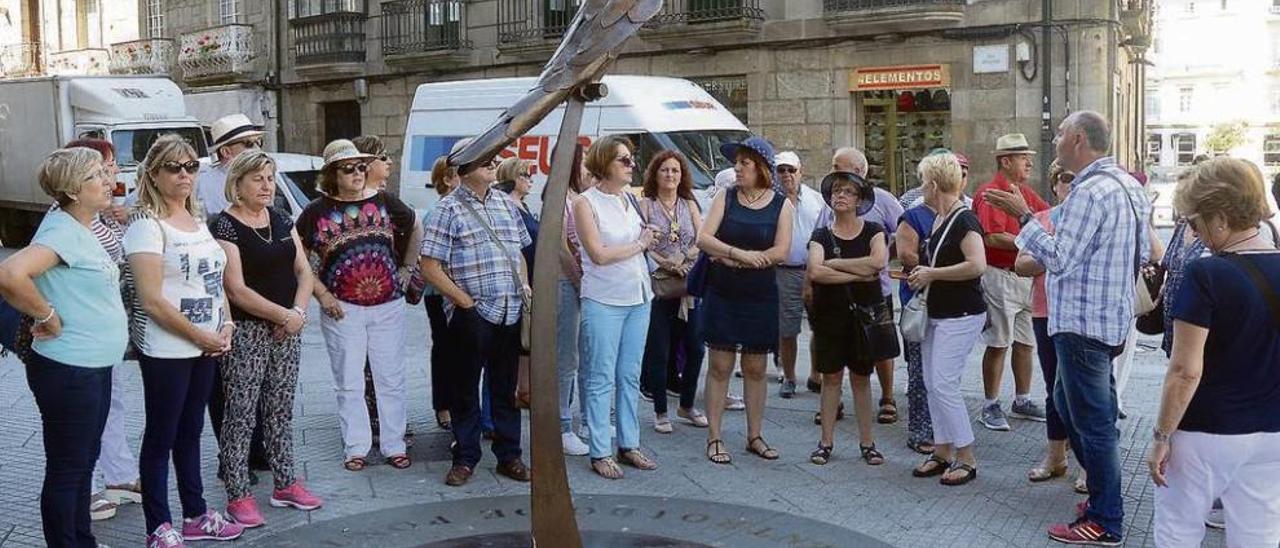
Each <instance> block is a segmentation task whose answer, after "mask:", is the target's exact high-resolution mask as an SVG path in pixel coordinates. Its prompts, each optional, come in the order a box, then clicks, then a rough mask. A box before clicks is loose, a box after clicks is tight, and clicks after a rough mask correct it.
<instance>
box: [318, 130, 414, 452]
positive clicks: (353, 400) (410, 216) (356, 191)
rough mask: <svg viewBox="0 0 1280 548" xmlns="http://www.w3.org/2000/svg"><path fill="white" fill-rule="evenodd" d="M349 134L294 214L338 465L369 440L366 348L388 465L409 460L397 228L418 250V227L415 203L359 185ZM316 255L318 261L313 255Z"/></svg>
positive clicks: (364, 164)
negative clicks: (334, 413) (321, 349)
mask: <svg viewBox="0 0 1280 548" xmlns="http://www.w3.org/2000/svg"><path fill="white" fill-rule="evenodd" d="M372 159H374V156H372V155H369V154H364V153H361V152H360V151H359V150H357V149H356V147H355V145H354V144H352V143H351V141H347V140H345V139H339V140H337V141H334V142H332V143H329V146H326V147H325V149H324V160H325V161H324V167H323V168H322V169H321V171H320V176H319V178H318V183H317V184H318V185H319V187H320V191H321V192H323V193H324V194H325V195H324V196H322V197H320V198H318V199H316V200H315V201H313V202H311V204H310V205H308V206H307V207H306V209H304V210H303V211H302V215H301V216H299V217H298V222H297V229H298V235H299V236H300V237H301V238H302V245H303V247H305V248H306V250H307V252H308V253H310V254H314V255H315V256H316V257H317V258H318V265H317V266H316V278H317V280H316V282H317V283H316V284H315V295H316V298H317V299H318V300H319V301H320V307H321V310H323V311H324V315H323V317H322V318H321V324H320V325H321V329H322V331H323V332H324V338H325V344H326V346H327V347H328V351H329V362H330V367H331V368H332V369H333V382H334V386H335V391H336V392H337V394H338V414H339V417H340V421H339V423H340V425H341V427H342V440H343V445H344V451H345V455H344V459H345V461H344V466H345V467H346V468H347V470H350V471H353V472H355V471H359V470H363V469H364V467H365V466H366V465H367V460H366V458H367V455H368V453H369V449H370V447H371V446H372V444H373V434H372V432H371V431H370V428H369V411H368V409H366V408H365V405H364V397H363V396H364V362H365V356H366V355H368V358H369V362H370V366H371V367H372V369H373V379H374V384H375V385H376V386H377V400H378V415H379V427H380V430H381V436H379V449H380V450H381V453H382V454H383V455H384V456H386V457H387V462H388V463H389V464H391V465H392V466H394V467H396V468H399V469H404V468H408V467H409V466H410V465H412V461H410V460H409V455H408V454H407V453H406V452H405V442H404V431H405V423H406V412H405V396H404V392H405V388H404V384H405V368H404V359H403V347H404V342H405V339H404V305H403V304H402V303H401V302H400V300H401V298H402V297H403V296H404V292H403V289H402V286H401V282H400V280H401V279H402V278H401V276H402V275H403V273H407V272H408V270H407V267H405V266H403V265H404V264H405V263H406V262H407V261H406V260H405V257H402V256H399V254H397V253H396V249H395V244H394V238H395V234H396V233H397V232H399V233H404V232H412V234H413V235H414V236H411V238H410V242H409V244H410V245H409V246H407V248H408V249H417V248H418V244H417V242H415V241H413V240H414V239H421V229H420V227H418V225H417V222H418V221H417V218H416V215H415V214H414V211H413V209H411V208H410V207H409V206H407V205H405V204H404V202H401V201H400V200H399V199H397V198H396V197H394V196H391V195H389V194H387V193H386V192H383V191H378V190H373V189H366V188H365V173H366V172H367V170H368V162H369V161H370V160H372ZM313 264H314V263H313Z"/></svg>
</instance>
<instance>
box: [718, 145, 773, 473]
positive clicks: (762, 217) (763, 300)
mask: <svg viewBox="0 0 1280 548" xmlns="http://www.w3.org/2000/svg"><path fill="white" fill-rule="evenodd" d="M720 151H721V153H723V154H724V155H725V157H727V158H733V159H734V172H735V174H736V176H737V184H736V185H735V186H734V187H732V188H730V189H729V190H727V191H725V192H721V193H720V194H718V195H717V196H716V198H715V200H714V201H713V202H712V204H711V210H710V212H708V213H707V219H706V222H705V223H703V225H702V230H701V231H699V234H698V247H699V248H700V249H701V250H702V252H703V253H706V254H707V255H708V256H709V257H710V260H711V263H710V266H709V267H708V269H707V278H706V291H705V292H704V294H703V304H702V306H701V307H700V308H701V309H702V314H703V317H702V319H703V325H704V326H706V327H705V333H704V335H705V337H706V341H707V347H708V348H709V349H710V350H711V360H710V364H711V365H710V370H709V371H708V373H707V386H706V390H705V391H706V398H707V417H708V419H710V421H709V422H710V423H711V424H710V429H709V431H708V433H707V458H708V459H710V460H711V462H714V463H716V464H729V462H730V460H731V459H730V456H729V453H728V452H726V451H725V447H724V442H722V441H721V437H720V417H721V416H722V415H723V414H724V400H725V395H726V394H727V391H728V388H729V376H730V375H731V374H732V373H733V365H734V357H735V356H737V355H741V356H742V376H743V385H744V392H745V395H746V404H747V450H748V451H750V452H752V453H755V454H756V455H759V456H760V457H761V458H764V459H768V460H774V459H777V458H778V452H777V451H776V450H774V449H773V448H772V447H769V444H768V443H765V441H764V438H763V437H762V436H761V432H760V430H761V425H762V422H763V420H764V402H765V395H766V390H767V387H766V385H765V384H766V383H765V357H766V356H767V355H768V354H769V353H770V352H773V351H774V350H775V348H776V347H777V345H778V286H777V281H776V279H775V278H774V265H776V264H778V263H779V262H782V260H783V259H785V258H786V256H787V251H788V249H789V248H790V247H791V219H792V216H793V215H794V214H795V210H794V208H793V207H792V206H791V204H790V203H789V202H787V199H786V196H785V195H783V193H781V192H776V191H774V190H773V188H772V187H773V181H774V164H773V156H774V154H773V146H772V145H770V144H769V142H768V141H766V140H764V139H763V138H760V137H751V138H749V139H747V140H745V141H743V142H741V143H728V144H725V145H724V146H722V147H721V148H720Z"/></svg>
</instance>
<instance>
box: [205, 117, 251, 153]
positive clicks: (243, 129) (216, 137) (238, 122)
mask: <svg viewBox="0 0 1280 548" xmlns="http://www.w3.org/2000/svg"><path fill="white" fill-rule="evenodd" d="M209 133H210V136H211V137H213V145H212V146H211V147H209V148H211V149H213V150H215V151H216V150H218V149H219V148H222V147H224V146H227V145H228V144H231V142H232V141H235V140H237V139H244V138H245V137H259V136H261V135H263V132H262V126H258V125H255V124H254V123H253V122H251V121H249V117H248V116H245V115H243V114H231V115H228V116H223V117H221V118H218V120H217V121H216V122H214V123H213V126H212V127H210V128H209Z"/></svg>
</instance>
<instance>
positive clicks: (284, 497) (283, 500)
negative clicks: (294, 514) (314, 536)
mask: <svg viewBox="0 0 1280 548" xmlns="http://www.w3.org/2000/svg"><path fill="white" fill-rule="evenodd" d="M271 505H272V506H274V507H276V508H285V507H288V506H292V507H294V508H297V509H299V510H307V511H310V510H315V509H316V508H319V507H321V506H323V505H324V501H323V500H320V497H317V496H315V495H312V494H311V493H310V492H309V491H307V488H306V487H303V486H302V481H301V480H294V482H293V485H290V486H288V487H285V488H284V489H276V490H275V491H272V493H271Z"/></svg>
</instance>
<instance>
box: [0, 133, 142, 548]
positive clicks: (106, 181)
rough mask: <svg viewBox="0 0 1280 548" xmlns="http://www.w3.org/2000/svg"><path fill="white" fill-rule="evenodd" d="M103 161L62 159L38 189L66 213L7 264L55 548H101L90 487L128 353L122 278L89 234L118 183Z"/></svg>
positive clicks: (54, 215)
mask: <svg viewBox="0 0 1280 548" xmlns="http://www.w3.org/2000/svg"><path fill="white" fill-rule="evenodd" d="M110 174H111V172H110V171H109V170H108V169H107V168H106V167H104V165H103V162H102V155H101V154H99V153H98V152H97V151H94V150H90V149H87V148H72V149H62V150H58V151H55V152H54V153H53V154H50V155H49V157H48V158H46V159H45V161H44V163H43V164H41V166H40V170H39V182H40V188H41V190H43V191H44V192H45V194H48V195H49V196H50V197H52V198H53V199H54V200H56V201H57V202H58V204H59V205H60V206H61V207H60V209H58V210H56V211H51V212H50V213H49V214H48V215H46V216H45V218H44V221H43V222H41V223H40V228H39V230H38V231H37V232H36V235H35V238H34V239H32V241H31V245H30V246H28V247H26V248H25V249H23V250H21V251H19V252H18V253H16V254H14V255H13V256H12V257H10V258H9V259H7V260H5V261H4V262H3V263H0V296H3V297H4V299H5V300H6V301H8V302H9V303H10V304H11V305H12V306H13V307H14V308H16V309H17V310H18V311H19V312H21V313H23V314H25V315H26V316H29V317H31V318H33V320H34V324H33V326H32V328H31V333H32V335H33V337H34V341H33V342H32V344H31V351H30V352H29V353H28V354H27V355H26V356H25V359H24V361H25V362H26V369H27V384H28V386H30V388H31V393H32V395H33V396H34V398H35V401H36V406H37V407H38V408H39V409H40V419H41V427H42V431H43V440H44V450H45V475H44V485H43V487H42V489H41V492H40V518H41V521H42V523H43V527H44V540H45V543H46V544H48V545H49V546H94V545H95V544H96V543H95V541H94V538H93V532H92V531H91V530H90V528H89V499H90V485H91V479H92V476H93V467H94V463H95V462H96V461H97V459H98V453H99V450H100V448H101V440H102V431H103V427H104V425H105V424H106V420H107V412H108V410H109V409H110V406H111V390H112V386H111V371H112V367H113V366H115V365H116V364H117V363H118V362H119V361H120V357H121V356H122V355H124V350H125V346H126V344H127V343H128V333H127V330H126V328H125V326H126V325H127V319H126V317H125V311H124V306H123V305H122V304H121V301H120V282H119V280H120V271H119V269H118V267H117V266H116V262H115V261H114V260H113V259H112V258H111V256H110V255H109V254H108V253H107V251H106V249H104V248H103V247H102V245H100V244H99V243H98V239H97V237H95V236H94V234H93V230H92V225H93V221H94V219H95V218H96V217H97V216H98V213H99V212H101V211H102V210H104V209H106V208H107V207H108V206H110V205H111V191H112V190H113V189H114V187H115V181H113V180H111V178H110V176H109V175H110Z"/></svg>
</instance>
